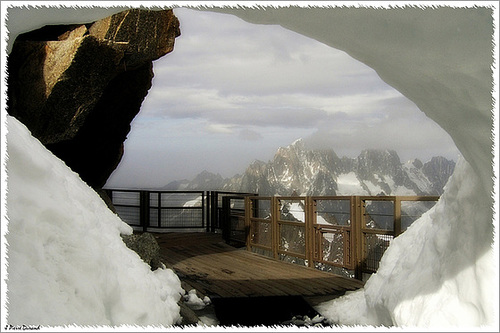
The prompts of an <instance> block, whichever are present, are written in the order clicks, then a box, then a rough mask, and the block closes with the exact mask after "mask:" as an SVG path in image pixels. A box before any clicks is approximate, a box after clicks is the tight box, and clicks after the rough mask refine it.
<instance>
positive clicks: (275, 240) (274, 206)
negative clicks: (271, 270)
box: [271, 196, 280, 259]
mask: <svg viewBox="0 0 500 333" xmlns="http://www.w3.org/2000/svg"><path fill="white" fill-rule="evenodd" d="M271 211H272V214H271V244H272V246H271V248H272V250H273V258H275V259H279V255H278V249H279V239H280V236H279V226H278V219H279V216H280V204H279V203H278V198H277V197H276V196H273V197H272V198H271Z"/></svg>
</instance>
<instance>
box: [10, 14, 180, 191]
mask: <svg viewBox="0 0 500 333" xmlns="http://www.w3.org/2000/svg"><path fill="white" fill-rule="evenodd" d="M179 35H180V29H179V21H178V20H177V18H176V17H175V16H174V14H173V12H172V10H160V11H154V10H140V9H131V10H127V11H124V12H121V13H118V14H116V15H113V16H110V17H107V18H105V19H103V20H100V21H97V22H94V23H89V24H84V25H64V26H45V27H43V28H41V29H38V30H36V31H32V32H28V33H25V34H23V35H20V36H19V37H18V38H17V39H16V41H15V43H14V46H13V49H12V52H11V54H10V55H9V57H8V74H9V76H8V101H7V111H8V113H9V114H10V115H12V116H14V117H16V118H17V119H19V120H20V121H21V122H23V123H24V124H25V125H26V126H27V127H28V128H29V129H30V131H31V132H32V134H33V135H34V136H35V137H36V138H38V139H39V140H40V141H41V142H42V143H43V144H44V145H45V146H46V147H47V148H48V149H49V150H51V151H52V152H53V153H54V154H55V155H56V156H58V157H59V158H61V159H62V160H63V161H65V162H66V164H67V165H68V166H69V167H71V168H72V169H73V170H74V171H75V172H77V173H79V174H80V177H81V178H82V179H83V180H84V181H86V182H87V183H88V184H89V185H90V186H93V187H95V188H100V187H102V186H103V185H104V184H105V183H106V180H107V179H108V177H109V176H110V175H111V173H112V172H113V170H114V169H115V168H116V166H117V165H118V163H119V162H120V160H121V157H122V154H123V142H124V141H125V139H126V137H127V135H128V133H129V131H130V122H131V121H132V119H133V118H134V117H135V116H136V114H137V113H138V112H139V110H140V106H141V104H142V101H143V100H144V98H145V97H146V95H147V92H148V90H149V89H150V88H151V80H152V78H153V70H152V67H153V65H152V62H153V60H156V59H158V58H160V57H161V56H163V55H165V54H167V53H169V52H171V51H172V50H173V48H174V41H175V38H176V37H178V36H179Z"/></svg>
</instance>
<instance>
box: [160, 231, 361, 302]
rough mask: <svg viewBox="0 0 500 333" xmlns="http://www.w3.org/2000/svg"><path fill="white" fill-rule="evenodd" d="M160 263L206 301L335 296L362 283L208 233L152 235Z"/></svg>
mask: <svg viewBox="0 0 500 333" xmlns="http://www.w3.org/2000/svg"><path fill="white" fill-rule="evenodd" d="M155 237H156V238H157V240H158V243H159V244H160V248H161V256H162V260H163V261H164V262H165V264H166V265H167V266H168V267H172V268H173V269H174V270H175V271H176V272H177V274H178V275H179V278H180V279H181V280H182V281H183V283H184V285H186V286H188V287H189V288H194V289H196V290H198V291H199V292H200V293H201V294H203V295H208V296H209V297H245V296H247V297H252V296H285V295H303V296H318V295H333V294H341V293H344V292H345V291H346V290H354V289H357V288H359V287H362V286H363V284H362V282H360V281H356V280H352V279H348V278H344V277H341V276H338V275H335V274H331V273H327V272H322V271H319V270H315V269H312V268H308V267H305V266H299V265H296V264H291V263H286V262H282V261H279V260H275V259H272V258H268V257H265V256H262V255H258V254H255V253H252V252H249V251H246V250H243V249H236V248H233V247H231V246H229V245H227V244H225V243H223V242H222V239H221V237H220V235H213V234H208V233H188V234H182V233H168V234H155Z"/></svg>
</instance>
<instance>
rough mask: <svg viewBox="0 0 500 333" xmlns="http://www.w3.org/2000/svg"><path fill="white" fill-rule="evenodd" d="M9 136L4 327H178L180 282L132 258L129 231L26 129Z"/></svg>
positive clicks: (11, 125)
mask: <svg viewBox="0 0 500 333" xmlns="http://www.w3.org/2000/svg"><path fill="white" fill-rule="evenodd" d="M7 129H8V131H9V132H8V134H7V140H8V156H9V158H8V160H7V170H8V196H7V216H8V220H9V224H8V233H7V235H6V241H7V243H8V246H7V251H8V257H7V263H8V268H7V273H8V276H7V284H6V287H7V288H8V291H7V297H8V305H7V309H8V314H7V322H8V323H9V324H11V325H42V326H53V325H72V324H75V325H91V326H94V325H99V326H100V325H112V326H115V325H165V326H169V325H172V324H175V323H176V322H177V321H178V320H179V319H180V316H179V306H178V305H177V302H178V301H179V299H180V298H181V295H182V294H183V291H182V289H181V287H180V281H179V279H178V277H177V276H176V275H175V274H174V273H173V272H172V271H171V270H169V269H159V270H156V271H154V272H152V271H151V270H150V267H149V266H148V265H147V264H145V263H144V262H143V261H142V260H141V259H140V258H139V256H138V255H137V254H136V253H135V252H133V251H131V250H129V249H128V248H127V247H126V246H125V244H124V243H123V241H122V240H121V237H120V234H130V233H131V232H132V229H131V228H130V227H129V226H128V225H127V224H125V223H124V222H123V221H121V220H120V219H119V218H118V217H117V216H116V215H115V214H113V213H112V212H111V211H110V210H109V209H108V208H107V206H106V205H105V204H104V202H103V201H102V200H101V199H100V198H99V196H98V195H97V194H96V193H95V192H94V191H93V190H92V189H91V188H90V187H88V186H87V185H86V184H85V183H84V182H83V181H81V180H80V178H79V176H78V175H77V174H75V173H74V172H72V171H71V170H70V169H69V168H68V167H67V166H66V165H65V164H64V163H63V162H62V161H61V160H59V159H57V158H56V157H54V155H52V154H51V153H50V152H49V151H48V150H46V149H45V148H44V147H43V146H42V145H41V144H40V142H39V141H38V140H36V139H34V138H33V137H32V136H31V135H30V133H29V132H28V130H27V129H26V127H25V126H24V125H22V124H21V123H19V122H18V121H17V120H16V119H14V118H11V117H8V126H7Z"/></svg>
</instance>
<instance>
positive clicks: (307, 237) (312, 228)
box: [245, 196, 439, 279]
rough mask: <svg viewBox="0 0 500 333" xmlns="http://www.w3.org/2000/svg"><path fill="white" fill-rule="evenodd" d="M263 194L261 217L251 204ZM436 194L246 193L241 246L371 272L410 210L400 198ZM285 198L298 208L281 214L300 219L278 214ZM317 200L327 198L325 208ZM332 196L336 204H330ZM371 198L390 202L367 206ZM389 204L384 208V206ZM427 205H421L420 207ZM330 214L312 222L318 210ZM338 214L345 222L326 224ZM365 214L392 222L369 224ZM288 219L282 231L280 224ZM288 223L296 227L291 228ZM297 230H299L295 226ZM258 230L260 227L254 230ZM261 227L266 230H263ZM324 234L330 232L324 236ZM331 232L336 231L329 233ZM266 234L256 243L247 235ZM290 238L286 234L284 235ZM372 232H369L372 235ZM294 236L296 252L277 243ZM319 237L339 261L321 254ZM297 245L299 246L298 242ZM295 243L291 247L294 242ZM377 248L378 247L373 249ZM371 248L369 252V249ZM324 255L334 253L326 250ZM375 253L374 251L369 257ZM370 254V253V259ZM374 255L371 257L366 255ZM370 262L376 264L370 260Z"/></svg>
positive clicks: (422, 198)
mask: <svg viewBox="0 0 500 333" xmlns="http://www.w3.org/2000/svg"><path fill="white" fill-rule="evenodd" d="M262 200H266V201H268V202H269V205H270V207H269V211H270V214H269V216H267V217H266V219H263V218H260V217H255V216H254V214H255V207H257V206H258V204H259V202H260V201H262ZM437 200H439V197H438V196H275V197H252V196H249V197H246V198H245V207H246V211H247V213H246V218H245V219H246V222H245V225H246V229H247V230H248V232H249V235H248V237H247V249H248V250H252V248H254V247H255V248H266V249H268V250H270V251H271V252H272V257H274V258H276V259H279V258H280V257H281V256H283V255H284V256H290V257H295V258H298V259H304V262H306V264H307V266H309V267H315V265H316V264H315V263H322V264H328V265H330V266H334V267H339V268H342V269H345V270H350V271H354V273H353V275H354V276H355V277H356V278H358V279H362V275H363V273H371V272H374V271H376V268H377V267H378V260H380V257H381V256H382V254H383V252H384V251H385V248H387V246H388V243H389V242H390V239H392V238H394V237H397V236H398V235H400V234H401V233H402V232H404V230H403V229H402V219H403V218H408V217H411V216H415V214H412V215H409V214H404V212H403V211H402V208H401V206H402V205H401V204H402V202H406V201H411V202H428V201H437ZM284 201H285V202H286V201H289V202H292V203H296V202H297V201H300V202H303V205H301V207H303V208H301V209H302V210H301V211H291V210H290V211H288V210H287V211H286V213H287V214H288V215H287V216H289V215H291V216H294V215H293V214H294V213H295V214H297V213H300V214H301V215H300V218H301V219H304V221H302V220H298V221H293V220H286V219H283V218H282V209H283V207H282V205H281V203H283V202H284ZM318 202H329V203H330V204H331V207H330V208H331V209H330V210H327V209H326V208H325V209H321V210H318ZM335 202H337V203H338V204H340V202H342V204H341V206H342V207H344V208H345V209H344V210H342V209H341V208H339V207H341V206H335ZM377 202H391V203H392V205H390V206H387V205H383V206H387V207H382V208H379V209H385V210H386V211H376V210H375V211H368V208H369V207H371V205H374V206H376V205H377ZM389 207H392V208H389ZM388 209H390V210H388ZM425 209H428V208H425V207H422V213H423V210H425ZM326 215H329V216H330V217H329V218H328V217H325V218H327V219H329V220H330V222H328V221H327V220H325V219H324V218H322V219H321V222H318V216H326ZM339 215H340V217H339ZM346 217H347V219H346ZM337 218H340V219H341V220H340V221H341V222H343V223H346V224H338V225H337V224H332V223H331V222H332V220H333V221H336V219H337ZM367 218H370V221H374V220H375V221H376V220H377V218H386V219H387V218H389V219H390V220H391V221H392V222H391V225H390V228H383V227H382V228H381V227H380V226H377V225H375V226H373V227H369V226H368V225H367V224H366V222H365V219H367ZM256 223H267V224H269V227H267V228H266V229H265V230H264V229H262V228H258V226H257V225H256ZM285 225H288V226H290V227H291V228H292V230H290V228H288V229H287V230H286V232H285V231H283V229H282V228H281V227H280V226H285ZM293 228H298V229H296V230H295V233H294V232H293ZM301 230H302V231H301ZM259 233H261V234H260V235H259ZM262 233H270V234H269V235H268V236H264V234H262ZM328 235H330V236H328ZM335 235H336V236H335ZM255 237H257V239H261V238H262V237H264V238H265V239H269V240H270V241H271V243H270V244H265V245H263V244H262V243H260V244H257V243H255V242H254V241H253V239H254V238H255ZM287 237H288V238H290V237H292V238H290V239H287ZM374 237H375V238H374ZM337 239H341V240H342V242H343V244H337V245H335V244H334V242H335V241H336V240H337ZM283 241H286V242H288V243H289V244H291V243H290V242H299V243H300V244H303V245H304V248H305V252H304V253H297V252H296V250H295V251H293V250H287V249H283V248H282V247H281V242H283ZM325 242H327V243H328V244H329V246H330V250H329V251H332V249H334V248H336V249H338V250H337V251H340V252H339V255H341V257H343V259H342V263H339V262H338V260H339V257H338V255H337V256H336V257H335V261H333V260H331V261H329V259H328V258H326V257H325V255H326V253H325V252H324V251H325V249H324V246H325ZM301 247H302V245H300V246H299V248H301ZM295 248H297V247H296V246H295ZM373 251H378V252H373ZM374 253H375V254H374ZM329 255H330V256H332V255H334V254H332V253H330V254H329ZM374 256H375V257H374ZM374 258H375V259H374ZM373 260H375V261H376V262H373V263H372V261H373ZM373 265H376V266H377V267H375V266H373Z"/></svg>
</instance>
